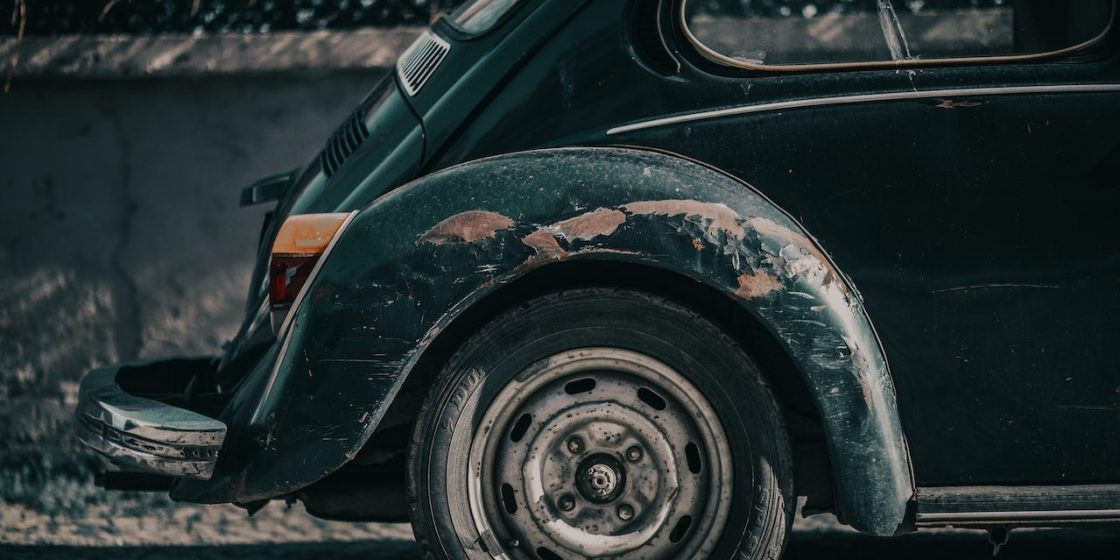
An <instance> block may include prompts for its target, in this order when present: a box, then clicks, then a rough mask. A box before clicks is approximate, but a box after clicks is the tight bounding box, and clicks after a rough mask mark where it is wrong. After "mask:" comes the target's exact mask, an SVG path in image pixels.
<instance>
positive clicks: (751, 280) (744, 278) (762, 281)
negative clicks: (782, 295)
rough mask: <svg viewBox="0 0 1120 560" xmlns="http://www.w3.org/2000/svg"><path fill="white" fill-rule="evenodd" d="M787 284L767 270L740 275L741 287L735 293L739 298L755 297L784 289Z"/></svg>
mask: <svg viewBox="0 0 1120 560" xmlns="http://www.w3.org/2000/svg"><path fill="white" fill-rule="evenodd" d="M784 289H785V286H783V285H782V283H781V282H780V281H779V280H778V279H777V277H775V276H774V275H773V274H770V273H769V272H767V271H765V270H759V271H756V272H753V273H747V274H740V275H739V288H738V289H737V290H735V293H734V294H733V295H734V296H735V297H737V298H739V299H755V298H760V297H762V296H765V295H767V294H769V293H771V292H777V291H781V290H784Z"/></svg>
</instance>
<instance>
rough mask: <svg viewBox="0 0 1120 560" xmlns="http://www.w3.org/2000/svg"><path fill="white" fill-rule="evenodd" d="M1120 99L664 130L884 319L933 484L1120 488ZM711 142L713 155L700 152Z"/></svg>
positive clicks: (990, 103) (821, 113)
mask: <svg viewBox="0 0 1120 560" xmlns="http://www.w3.org/2000/svg"><path fill="white" fill-rule="evenodd" d="M1117 131H1120V96H1117V95H1114V94H1103V93H1095V94H1051V95H1034V96H1025V95H1013V96H1012V95H1009V96H992V97H986V98H968V99H959V100H953V101H946V100H942V99H936V100H928V101H917V102H915V101H906V102H890V103H878V104H865V105H849V106H831V107H821V108H813V109H799V110H792V111H787V112H781V113H766V114H754V115H748V116H742V117H735V118H724V119H718V120H711V121H703V122H695V123H690V124H688V125H686V126H681V127H678V128H662V129H651V130H648V131H645V132H644V133H642V134H641V135H640V136H641V138H640V142H641V143H643V144H650V145H656V146H659V147H663V148H667V149H670V150H674V151H677V152H680V153H683V154H685V155H690V156H693V157H696V158H697V159H701V160H704V161H708V162H710V163H712V164H714V165H717V166H719V167H721V168H723V169H726V170H729V171H731V172H732V173H735V174H736V175H738V176H740V177H742V178H743V179H745V180H746V181H747V182H748V183H750V184H752V185H754V186H755V187H757V188H759V189H760V190H762V191H763V192H765V193H766V194H767V195H768V196H770V197H771V198H773V199H774V200H775V201H776V202H777V203H778V204H779V205H781V206H782V207H784V208H786V209H787V210H788V211H790V212H791V213H792V214H793V215H794V216H795V217H796V218H798V219H799V220H801V221H802V223H803V224H804V225H805V226H806V228H807V229H808V230H809V231H810V232H812V233H813V234H814V235H816V236H817V237H818V239H819V240H820V241H821V243H822V245H823V246H824V247H825V249H826V250H827V251H828V252H829V253H830V254H831V255H832V256H833V257H834V258H835V260H836V262H837V264H838V265H839V266H840V269H841V270H843V271H845V272H846V273H847V274H849V275H850V276H851V277H852V278H853V280H854V281H855V284H856V286H857V287H858V289H859V290H860V291H861V293H862V294H863V296H864V298H865V299H866V303H867V307H868V309H869V312H870V313H871V318H872V320H873V321H874V322H875V324H876V327H877V328H878V330H879V333H880V336H881V337H882V340H883V343H884V346H885V348H886V350H887V356H888V359H889V360H890V363H891V367H892V372H893V374H894V377H895V384H896V387H897V389H898V391H899V403H900V408H901V413H902V416H903V420H904V426H905V428H906V430H907V434H908V437H909V439H910V445H911V452H912V456H913V460H914V465H915V471H916V475H917V478H918V482H919V483H920V484H923V485H935V484H968V483H977V484H979V483H1007V484H1013V483H1049V482H1056V481H1062V482H1105V481H1110V482H1115V481H1120V443H1117V442H1120V360H1118V359H1117V357H1116V352H1115V351H1114V346H1115V345H1116V344H1117V343H1116V341H1115V339H1116V338H1117V335H1120V327H1118V320H1120V319H1118V318H1120V249H1118V248H1117V243H1118V242H1120V234H1117V232H1116V228H1117V226H1118V225H1120V224H1118V221H1120V220H1118V213H1120V134H1118V133H1117ZM697 139H706V140H705V141H698V140H697Z"/></svg>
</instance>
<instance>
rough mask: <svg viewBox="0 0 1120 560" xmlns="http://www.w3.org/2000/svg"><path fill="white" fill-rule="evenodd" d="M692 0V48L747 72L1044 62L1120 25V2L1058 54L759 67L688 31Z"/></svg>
mask: <svg viewBox="0 0 1120 560" xmlns="http://www.w3.org/2000/svg"><path fill="white" fill-rule="evenodd" d="M690 1H691V0H680V10H678V13H677V18H678V22H677V23H678V24H679V25H680V28H681V33H682V34H683V35H684V37H685V39H686V40H687V42H688V43H689V44H691V45H692V48H693V49H695V50H696V52H697V53H699V54H700V56H703V57H704V58H705V59H707V60H709V61H711V62H714V63H716V64H721V65H723V66H730V67H733V68H740V69H746V70H759V71H763V72H811V71H819V70H842V69H871V68H916V67H923V66H943V65H947V64H953V65H956V64H991V63H998V62H1023V61H1033V60H1041V59H1047V58H1053V57H1058V56H1062V55H1066V54H1071V53H1075V52H1077V51H1080V50H1084V49H1087V48H1089V47H1092V46H1093V45H1096V44H1097V43H1099V42H1101V41H1103V40H1104V38H1105V37H1107V36H1108V34H1109V33H1111V32H1112V26H1113V24H1115V23H1116V11H1117V6H1116V2H1115V1H1114V2H1113V3H1112V12H1111V14H1110V15H1109V18H1108V25H1106V26H1105V28H1104V30H1103V31H1101V32H1100V33H1099V34H1097V35H1096V36H1094V37H1092V38H1091V39H1088V40H1086V41H1083V42H1081V43H1078V44H1076V45H1071V46H1068V47H1065V48H1063V49H1058V50H1054V51H1046V52H1041V53H1027V54H1013V55H993V56H968V57H948V58H945V57H943V58H930V59H918V58H908V59H903V60H875V61H864V62H822V63H813V64H772V65H771V64H755V63H752V62H749V61H746V60H741V59H738V58H733V57H730V56H727V55H725V54H723V53H720V52H718V51H716V50H713V49H712V48H711V47H709V46H707V45H705V44H704V43H703V42H702V41H701V40H700V39H699V38H698V37H696V35H695V34H693V33H692V30H691V29H689V28H688V18H687V11H686V9H685V5H686V4H688V3H689V2H690Z"/></svg>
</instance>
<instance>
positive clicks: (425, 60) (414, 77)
mask: <svg viewBox="0 0 1120 560" xmlns="http://www.w3.org/2000/svg"><path fill="white" fill-rule="evenodd" d="M450 51H451V45H450V44H449V43H448V42H447V41H445V40H443V38H441V37H440V36H438V35H436V34H435V33H432V32H431V31H425V32H424V33H422V34H421V35H420V36H419V37H417V38H416V41H415V42H414V43H412V45H411V46H410V47H408V49H407V50H405V51H404V53H403V54H401V56H400V58H399V59H397V76H398V77H399V78H400V81H401V85H402V86H403V87H404V89H405V91H407V92H408V94H409V95H416V94H417V93H418V92H419V91H420V89H421V88H423V87H424V84H426V83H428V79H429V78H431V77H432V74H434V73H435V71H436V69H438V68H439V65H440V64H441V63H443V59H444V58H446V57H447V53H448V52H450Z"/></svg>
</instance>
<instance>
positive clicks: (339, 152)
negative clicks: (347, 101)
mask: <svg viewBox="0 0 1120 560" xmlns="http://www.w3.org/2000/svg"><path fill="white" fill-rule="evenodd" d="M367 136H369V130H367V129H366V123H365V122H363V121H362V115H361V112H360V111H359V112H357V113H354V114H352V115H350V116H349V117H348V118H347V119H346V122H344V123H342V126H340V127H339V128H338V130H336V131H335V133H334V134H333V135H331V139H330V140H328V141H327V147H326V148H323V153H321V154H319V162H320V163H321V164H322V166H323V173H325V174H326V175H327V177H330V176H331V175H334V172H335V171H338V168H339V167H342V164H343V163H344V162H345V161H346V158H348V157H350V154H353V153H354V151H355V150H357V149H358V146H361V145H362V141H364V140H365V139H366V137H367Z"/></svg>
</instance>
